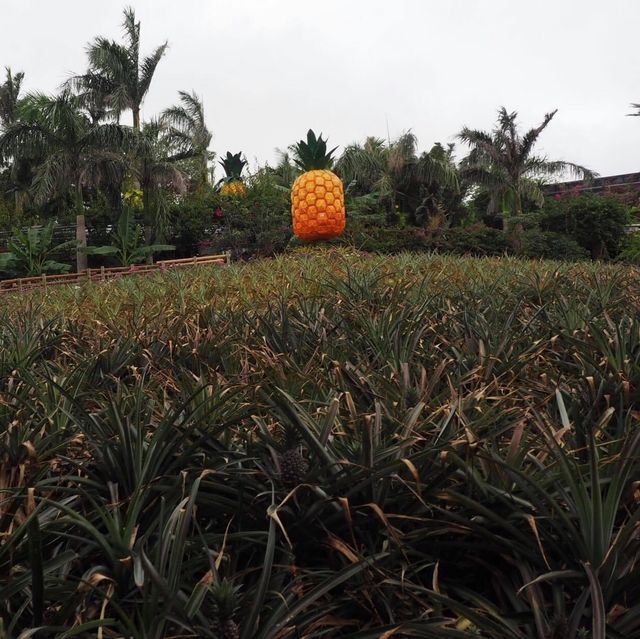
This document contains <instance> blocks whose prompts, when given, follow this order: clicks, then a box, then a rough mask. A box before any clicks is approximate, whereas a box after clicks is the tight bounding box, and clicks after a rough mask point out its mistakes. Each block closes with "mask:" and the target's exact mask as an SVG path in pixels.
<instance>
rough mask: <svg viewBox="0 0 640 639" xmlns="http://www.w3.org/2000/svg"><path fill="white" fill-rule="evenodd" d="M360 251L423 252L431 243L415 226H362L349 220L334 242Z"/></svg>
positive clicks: (431, 248) (390, 253)
mask: <svg viewBox="0 0 640 639" xmlns="http://www.w3.org/2000/svg"><path fill="white" fill-rule="evenodd" d="M336 243H337V244H347V245H350V246H353V247H355V248H357V249H359V250H361V251H367V252H369V253H382V254H388V255H393V254H396V253H402V252H404V251H415V252H424V251H428V250H433V245H432V244H431V243H430V242H429V241H428V240H427V238H426V237H425V235H424V234H423V233H420V232H419V231H418V230H417V229H416V228H413V227H406V228H399V227H380V226H363V225H361V224H353V223H351V222H349V224H348V226H347V230H346V231H345V233H344V235H343V236H342V237H341V238H340V239H339V240H338V241H337V242H336Z"/></svg>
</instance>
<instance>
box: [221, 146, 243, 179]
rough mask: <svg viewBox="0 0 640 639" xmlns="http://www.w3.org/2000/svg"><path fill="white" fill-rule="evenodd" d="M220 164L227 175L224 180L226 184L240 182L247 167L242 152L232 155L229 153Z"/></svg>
mask: <svg viewBox="0 0 640 639" xmlns="http://www.w3.org/2000/svg"><path fill="white" fill-rule="evenodd" d="M219 163H220V165H221V166H222V168H223V169H224V171H225V173H226V174H227V175H226V177H225V178H224V181H225V182H237V181H239V180H240V179H241V178H240V175H241V174H242V170H243V169H244V167H245V166H247V161H246V160H243V159H242V152H240V153H230V152H229V151H227V155H226V156H225V157H224V158H223V159H222V160H220V162H219Z"/></svg>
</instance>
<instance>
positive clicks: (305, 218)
mask: <svg viewBox="0 0 640 639" xmlns="http://www.w3.org/2000/svg"><path fill="white" fill-rule="evenodd" d="M295 150H296V159H295V163H296V164H297V166H298V167H299V168H300V169H302V170H303V171H304V173H303V174H302V175H301V176H299V177H298V178H297V179H296V181H295V182H294V183H293V189H292V190H291V215H292V218H293V232H294V234H295V235H296V236H297V237H299V238H300V239H301V240H306V241H310V240H328V239H331V238H334V237H338V236H339V235H341V234H342V232H343V231H344V227H345V221H346V218H345V210H344V188H343V186H342V181H341V180H340V178H339V177H338V176H337V175H336V174H335V173H333V172H332V171H331V167H332V166H333V157H332V156H333V153H334V151H335V149H332V150H331V151H328V152H327V142H326V140H323V139H322V135H320V136H319V137H317V138H316V135H315V133H314V132H313V131H311V130H309V132H308V133H307V141H306V142H305V141H304V140H300V142H298V143H297V144H296V145H295Z"/></svg>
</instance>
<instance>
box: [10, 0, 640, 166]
mask: <svg viewBox="0 0 640 639" xmlns="http://www.w3.org/2000/svg"><path fill="white" fill-rule="evenodd" d="M126 4H131V5H132V6H133V7H134V8H135V10H136V13H137V16H138V18H139V19H140V20H141V21H142V49H143V52H145V53H146V52H149V51H150V50H151V49H152V48H153V47H154V46H156V45H158V44H160V43H161V42H163V41H164V40H165V39H166V40H168V41H169V46H170V49H169V51H168V53H167V55H166V57H165V58H164V60H163V61H162V62H161V63H160V65H159V67H158V70H157V73H156V77H155V80H154V83H153V84H152V87H151V91H150V92H149V94H148V97H147V100H146V102H145V105H144V112H143V115H144V116H145V117H151V116H152V115H154V114H156V113H158V112H159V111H161V110H162V109H163V108H165V107H167V106H169V105H171V104H173V103H174V102H176V99H177V91H178V90H179V89H183V90H187V91H190V90H195V91H196V92H197V93H198V94H199V95H201V96H202V97H203V98H204V103H205V109H206V113H207V120H208V124H209V128H210V129H211V130H212V131H213V132H214V141H213V148H214V150H215V151H216V152H217V153H218V154H222V153H225V152H226V151H227V150H230V151H233V152H235V151H243V152H244V153H245V154H246V155H247V157H248V158H249V159H251V160H252V161H255V159H257V160H259V161H261V162H264V161H267V160H269V161H271V160H273V158H274V149H275V147H285V146H286V145H287V144H289V143H291V142H293V141H295V140H297V139H299V138H300V137H302V136H304V134H305V133H306V131H307V129H308V128H309V127H312V128H314V129H315V130H316V131H317V132H319V131H322V132H323V133H325V135H328V136H329V138H330V141H331V143H333V144H334V145H344V144H348V143H349V142H353V141H356V140H361V139H363V138H364V137H365V136H367V135H377V136H381V137H386V135H387V124H386V122H387V120H388V125H389V131H390V134H391V136H392V137H393V136H396V135H398V134H400V133H401V132H402V131H404V130H407V129H411V130H412V131H413V132H414V133H416V135H417V136H418V139H419V143H420V147H421V148H429V147H430V146H431V145H432V144H433V143H434V142H436V141H441V142H443V143H446V142H450V141H454V136H455V134H456V133H457V132H458V131H459V130H460V128H461V127H462V126H463V125H469V126H471V127H474V128H490V127H491V126H492V124H493V122H494V119H495V112H496V110H497V108H498V107H499V106H501V105H504V106H506V107H507V108H508V109H509V110H517V111H518V112H519V113H520V115H521V118H522V121H523V123H524V124H525V125H527V126H533V125H535V124H537V123H538V122H539V121H540V120H541V118H542V116H543V114H544V113H545V112H547V111H550V110H552V109H555V108H558V109H559V111H558V114H557V115H556V118H555V119H554V121H553V122H552V123H551V125H550V126H549V128H548V129H547V131H546V132H545V134H544V136H543V137H542V145H541V147H540V150H542V151H543V152H544V153H546V154H547V155H548V156H549V157H550V158H552V159H565V160H569V161H573V162H578V163H580V164H584V165H586V166H588V167H589V168H592V169H594V170H596V171H598V172H599V173H601V174H603V175H610V174H615V173H624V172H632V171H640V153H639V151H638V148H639V143H640V118H629V117H625V114H626V113H628V112H629V110H630V109H629V103H630V102H640V48H639V47H638V31H639V28H640V0H606V1H605V0H315V1H313V2H312V1H310V0H171V1H169V0H136V1H132V2H130V3H127V2H126V0H99V1H98V0H0V24H1V25H2V29H1V31H2V37H0V66H5V65H9V66H11V67H12V68H13V70H14V71H18V70H23V71H24V72H25V73H26V79H25V83H26V88H27V89H28V90H35V89H39V90H44V91H54V90H55V89H56V87H57V86H59V84H60V83H61V82H62V81H63V80H64V79H65V78H66V77H67V76H68V75H69V74H70V73H72V72H82V71H83V70H84V68H85V66H86V63H85V52H84V50H85V46H86V44H87V42H89V41H90V40H92V39H93V37H94V36H96V35H104V36H108V37H113V38H117V39H119V37H120V31H121V27H120V24H121V21H122V9H123V7H124V6H125V5H126ZM127 121H129V117H128V116H127ZM458 154H459V155H461V154H462V149H460V150H459V153H458Z"/></svg>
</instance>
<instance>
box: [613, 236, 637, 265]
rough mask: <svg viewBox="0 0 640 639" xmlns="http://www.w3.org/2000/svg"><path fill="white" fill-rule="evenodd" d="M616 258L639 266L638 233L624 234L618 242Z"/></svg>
mask: <svg viewBox="0 0 640 639" xmlns="http://www.w3.org/2000/svg"><path fill="white" fill-rule="evenodd" d="M618 260H619V261H620V262H627V263H628V264H635V265H637V266H640V233H629V234H628V235H625V236H624V238H623V240H622V242H621V243H620V253H619V254H618Z"/></svg>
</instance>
